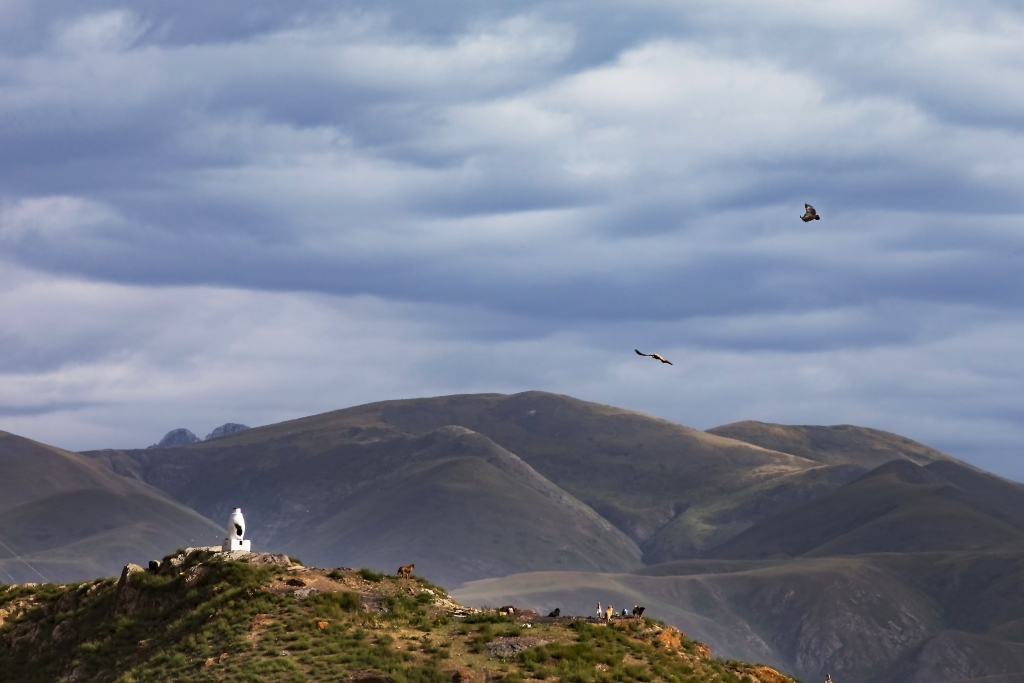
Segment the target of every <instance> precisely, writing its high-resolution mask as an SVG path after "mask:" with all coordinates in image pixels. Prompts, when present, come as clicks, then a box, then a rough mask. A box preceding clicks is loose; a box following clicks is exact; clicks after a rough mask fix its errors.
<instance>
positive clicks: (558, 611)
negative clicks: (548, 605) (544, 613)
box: [548, 607, 562, 617]
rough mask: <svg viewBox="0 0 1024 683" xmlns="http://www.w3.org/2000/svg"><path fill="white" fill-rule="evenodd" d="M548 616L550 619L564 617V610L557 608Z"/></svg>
mask: <svg viewBox="0 0 1024 683" xmlns="http://www.w3.org/2000/svg"><path fill="white" fill-rule="evenodd" d="M548 616H549V617H560V616H562V608H561V607H556V608H555V609H553V610H551V614H549V615H548Z"/></svg>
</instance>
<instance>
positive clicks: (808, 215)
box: [800, 203, 821, 223]
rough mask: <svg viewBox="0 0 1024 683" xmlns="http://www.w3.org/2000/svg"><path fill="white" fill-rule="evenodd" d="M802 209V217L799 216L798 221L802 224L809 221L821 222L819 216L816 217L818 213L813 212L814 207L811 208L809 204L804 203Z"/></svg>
mask: <svg viewBox="0 0 1024 683" xmlns="http://www.w3.org/2000/svg"><path fill="white" fill-rule="evenodd" d="M804 209H805V211H804V215H803V216H800V220H802V221H803V222H804V223H808V222H810V221H820V220H821V216H819V215H818V212H817V211H815V210H814V207H813V206H811V205H810V204H806V203H805V204H804Z"/></svg>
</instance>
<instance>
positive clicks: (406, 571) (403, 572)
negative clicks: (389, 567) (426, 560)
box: [396, 564, 416, 576]
mask: <svg viewBox="0 0 1024 683" xmlns="http://www.w3.org/2000/svg"><path fill="white" fill-rule="evenodd" d="M415 569H416V565H414V564H407V565H405V566H404V567H399V568H398V571H397V572H396V573H397V574H398V575H399V576H412V572H413V570H415Z"/></svg>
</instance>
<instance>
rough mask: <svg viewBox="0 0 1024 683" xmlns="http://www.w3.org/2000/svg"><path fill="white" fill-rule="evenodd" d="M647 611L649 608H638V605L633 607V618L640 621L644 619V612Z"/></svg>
mask: <svg viewBox="0 0 1024 683" xmlns="http://www.w3.org/2000/svg"><path fill="white" fill-rule="evenodd" d="M645 609H647V608H646V607H638V606H636V605H633V616H634V617H636V618H637V619H639V618H640V617H642V616H643V615H644V610H645Z"/></svg>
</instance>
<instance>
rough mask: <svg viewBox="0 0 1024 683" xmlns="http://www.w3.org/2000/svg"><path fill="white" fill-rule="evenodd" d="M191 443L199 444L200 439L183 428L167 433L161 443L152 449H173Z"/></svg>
mask: <svg viewBox="0 0 1024 683" xmlns="http://www.w3.org/2000/svg"><path fill="white" fill-rule="evenodd" d="M191 443H199V437H198V436H196V435H195V434H193V433H192V432H190V431H189V430H187V429H185V428H184V427H182V428H180V429H172V430H171V431H169V432H167V433H166V434H164V438H162V439H160V442H159V443H155V444H153V445H152V446H150V448H173V447H174V446H187V445H189V444H191Z"/></svg>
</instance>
